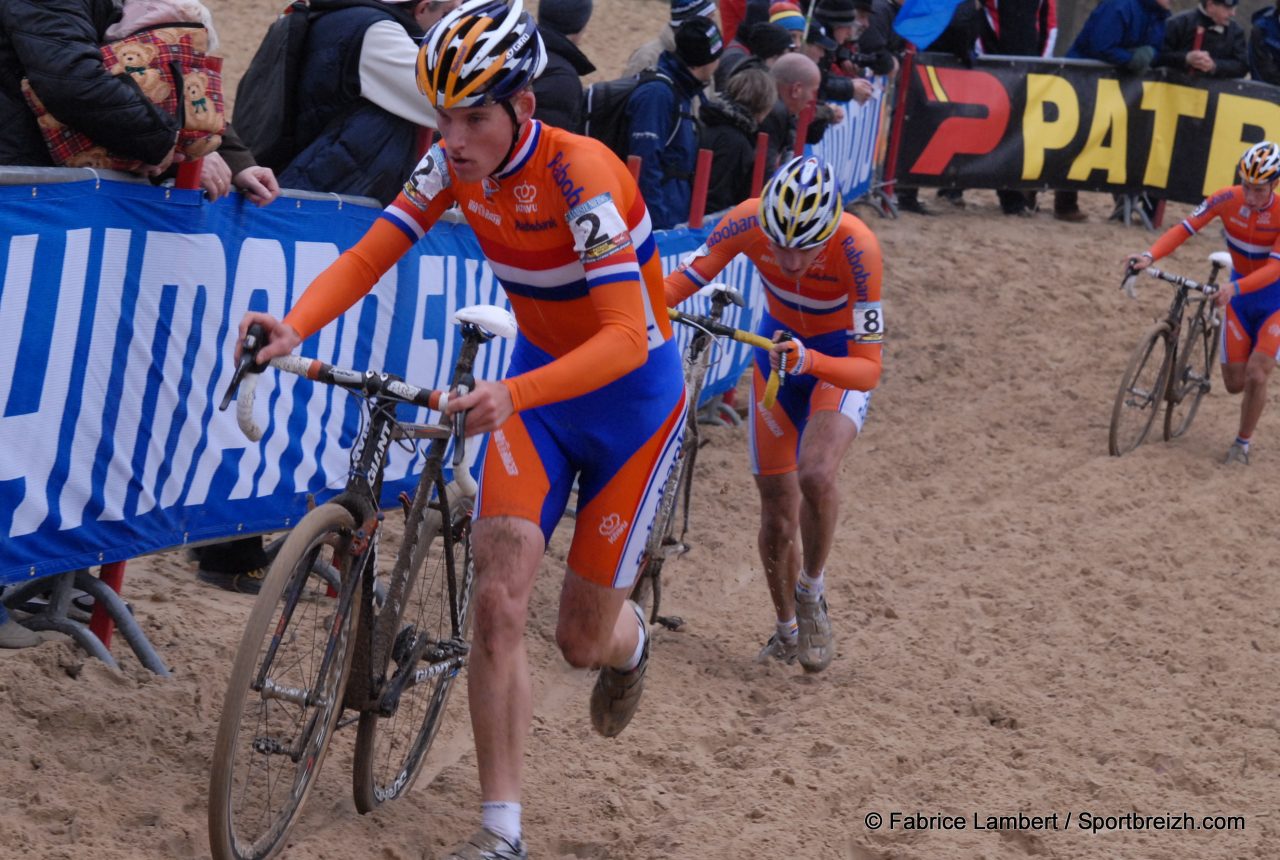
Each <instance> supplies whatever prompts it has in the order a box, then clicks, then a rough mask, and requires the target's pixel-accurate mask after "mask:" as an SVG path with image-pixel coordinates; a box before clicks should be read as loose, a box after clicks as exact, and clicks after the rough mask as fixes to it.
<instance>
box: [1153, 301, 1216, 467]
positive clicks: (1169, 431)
mask: <svg viewBox="0 0 1280 860" xmlns="http://www.w3.org/2000/svg"><path fill="white" fill-rule="evenodd" d="M1217 357H1218V327H1217V326H1216V325H1215V326H1214V327H1213V328H1212V329H1210V330H1208V331H1206V330H1205V320H1204V317H1203V316H1200V315H1197V316H1196V317H1195V319H1193V320H1192V321H1191V325H1190V326H1189V327H1188V329H1187V339H1186V342H1185V343H1184V344H1183V347H1182V351H1181V353H1180V354H1179V355H1178V364H1177V367H1176V368H1175V370H1174V373H1173V377H1172V378H1171V380H1170V382H1169V408H1168V409H1166V410H1165V413H1164V438H1165V441H1166V442H1167V441H1169V440H1170V439H1176V438H1178V437H1179V436H1181V435H1182V434H1183V433H1186V432H1187V430H1189V429H1190V428H1191V422H1192V421H1194V420H1195V417H1196V411H1197V410H1199V408H1200V401H1201V400H1203V399H1204V396H1205V395H1206V394H1208V393H1209V389H1210V387H1211V386H1212V384H1213V363H1214V360H1215V359H1216V358H1217Z"/></svg>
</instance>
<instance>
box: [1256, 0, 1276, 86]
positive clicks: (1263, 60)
mask: <svg viewBox="0 0 1280 860" xmlns="http://www.w3.org/2000/svg"><path fill="white" fill-rule="evenodd" d="M1249 74H1251V75H1252V76H1253V79H1254V80H1255V81H1262V82H1264V83H1268V84H1277V85H1280V2H1277V3H1276V5H1274V6H1270V7H1264V8H1262V9H1259V10H1258V11H1257V12H1254V13H1253V29H1252V30H1250V31H1249Z"/></svg>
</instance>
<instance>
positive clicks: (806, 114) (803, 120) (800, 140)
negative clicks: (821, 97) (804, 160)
mask: <svg viewBox="0 0 1280 860" xmlns="http://www.w3.org/2000/svg"><path fill="white" fill-rule="evenodd" d="M817 110H818V106H817V105H816V104H812V103H811V104H809V105H806V106H805V109H804V110H802V111H800V116H799V117H798V118H797V119H796V142H795V145H794V146H792V147H791V154H792V155H793V156H796V157H797V158H798V157H799V156H801V155H804V139H805V138H806V137H808V136H809V123H811V122H813V115H814V113H816V112H817Z"/></svg>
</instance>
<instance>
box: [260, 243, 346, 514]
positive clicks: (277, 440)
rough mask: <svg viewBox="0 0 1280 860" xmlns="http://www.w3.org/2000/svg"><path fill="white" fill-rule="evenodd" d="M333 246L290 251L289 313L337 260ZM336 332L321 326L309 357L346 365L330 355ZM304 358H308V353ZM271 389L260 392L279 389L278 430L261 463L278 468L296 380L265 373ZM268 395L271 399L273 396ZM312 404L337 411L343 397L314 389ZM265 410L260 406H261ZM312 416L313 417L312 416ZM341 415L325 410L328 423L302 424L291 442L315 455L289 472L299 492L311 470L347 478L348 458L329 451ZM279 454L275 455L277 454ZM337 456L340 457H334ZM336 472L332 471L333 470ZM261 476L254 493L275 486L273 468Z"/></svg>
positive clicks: (310, 245) (296, 246)
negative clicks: (326, 405)
mask: <svg viewBox="0 0 1280 860" xmlns="http://www.w3.org/2000/svg"><path fill="white" fill-rule="evenodd" d="M338 253H339V252H338V246H337V245H335V244H333V243H332V242H296V243H294V246H293V283H292V284H290V285H289V291H288V301H287V305H288V307H289V308H292V307H293V306H294V305H296V304H297V303H298V300H299V299H301V298H302V294H303V293H304V292H305V291H306V289H307V287H309V286H311V282H312V281H314V280H315V279H316V278H317V277H318V276H319V275H320V273H321V272H323V271H324V270H325V269H327V268H329V267H330V266H331V265H333V263H334V261H335V260H337V259H338ZM354 316H355V314H352V315H351V316H349V317H347V320H346V326H347V327H349V328H354V327H355V326H354V324H353V318H354ZM337 336H338V327H337V326H325V327H324V328H323V329H322V330H321V331H320V332H319V333H318V335H317V337H318V351H317V352H316V353H314V354H315V355H319V356H322V357H323V356H328V358H326V359H325V360H326V361H328V362H330V363H332V364H341V365H346V364H348V363H349V362H347V361H346V358H345V357H344V356H343V355H342V354H339V353H337V352H336V347H335V344H336V342H337ZM308 354H311V353H310V352H308ZM271 377H272V378H271V383H272V385H271V386H264V388H266V389H268V390H270V391H272V392H274V386H279V387H280V388H279V391H280V394H279V400H278V402H277V403H276V404H275V409H273V410H272V415H273V416H274V417H275V424H276V426H277V427H278V428H279V430H278V432H276V433H274V434H273V435H272V439H271V441H270V442H269V443H268V447H267V454H266V456H267V462H268V463H270V464H279V463H280V456H281V455H282V454H283V453H284V451H285V449H286V448H288V447H289V442H290V440H289V434H288V431H287V428H286V426H285V425H287V423H288V420H289V416H290V415H292V414H293V409H294V402H295V401H294V398H295V395H296V394H297V390H298V385H299V383H300V382H301V379H300V378H299V377H297V376H294V375H292V374H289V373H277V372H273V373H272V374H271ZM273 396H274V394H273ZM311 397H312V401H313V402H314V401H316V400H318V401H319V402H325V400H326V399H327V400H329V401H330V402H331V403H335V404H336V405H337V406H339V407H342V406H343V403H342V400H343V395H341V394H338V393H337V392H334V391H331V390H330V389H329V388H328V387H327V386H319V385H317V386H315V387H314V388H313V389H312V393H311ZM264 406H265V404H264ZM311 414H312V415H315V414H316V413H315V412H314V411H312V413H311ZM345 414H346V410H345V409H343V408H337V409H333V408H331V409H329V414H328V421H327V422H322V421H307V422H306V423H305V424H304V426H303V428H302V435H301V438H300V439H299V440H298V441H297V442H295V444H298V445H300V446H301V448H302V450H303V451H307V452H311V451H320V452H321V455H320V456H319V457H312V456H304V457H302V458H301V459H300V460H299V461H298V465H297V467H296V468H295V469H294V472H293V486H294V489H297V490H301V489H303V488H305V487H307V486H308V484H309V483H310V482H311V481H312V480H313V479H314V478H315V476H316V473H317V471H319V472H321V473H322V474H324V475H326V476H334V475H343V476H345V475H346V474H347V461H348V458H347V457H346V456H345V455H343V452H341V451H339V452H334V451H333V450H332V449H333V448H334V447H335V446H334V445H333V444H332V443H333V440H335V439H338V438H340V434H341V428H342V419H343V416H344V415H345ZM277 452H279V453H277ZM339 455H341V456H339ZM335 469H336V470H337V471H336V472H335V471H334V470H335ZM267 474H271V475H272V478H273V480H272V481H271V482H270V484H269V485H268V484H267V483H265V479H266V477H267ZM267 474H264V475H263V478H264V481H260V482H259V484H258V490H257V492H258V494H263V493H270V492H272V491H273V490H274V489H275V488H276V487H277V486H278V482H279V480H280V478H281V477H282V476H281V475H279V473H278V469H277V468H276V467H275V466H274V465H273V466H271V467H270V468H269V470H268V473H267Z"/></svg>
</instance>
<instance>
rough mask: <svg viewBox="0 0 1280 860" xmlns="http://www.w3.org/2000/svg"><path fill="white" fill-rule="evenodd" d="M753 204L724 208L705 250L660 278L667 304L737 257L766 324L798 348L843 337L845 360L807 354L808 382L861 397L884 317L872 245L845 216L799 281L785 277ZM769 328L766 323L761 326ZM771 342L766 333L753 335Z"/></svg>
mask: <svg viewBox="0 0 1280 860" xmlns="http://www.w3.org/2000/svg"><path fill="white" fill-rule="evenodd" d="M759 206H760V201H759V199H752V200H746V201H744V202H742V203H740V204H738V205H737V206H735V207H734V208H733V209H730V210H729V211H728V212H727V213H726V214H725V216H724V218H722V219H721V221H720V223H719V224H718V225H717V226H716V229H715V230H714V231H713V232H712V234H711V235H710V236H709V237H708V238H707V241H706V244H704V245H703V246H702V247H701V248H699V249H698V250H697V251H695V252H694V254H693V256H692V257H690V258H689V259H687V260H685V262H684V263H683V264H682V265H681V266H680V268H678V269H677V270H676V271H674V272H672V273H671V274H670V275H668V276H667V280H666V296H667V303H668V304H670V305H676V304H678V303H680V302H682V301H684V300H685V299H686V298H688V297H689V296H691V295H692V294H693V293H695V292H696V291H697V290H698V289H700V288H701V287H704V286H706V285H707V284H708V283H710V282H711V281H712V280H713V279H714V278H715V276H716V275H717V274H718V273H719V272H720V271H721V270H722V269H724V267H725V266H727V265H729V262H730V261H731V260H732V259H733V258H734V257H736V256H737V255H738V254H745V255H746V256H747V257H748V258H749V259H750V260H751V262H753V263H755V266H756V268H757V269H758V270H759V272H760V282H761V283H762V284H763V285H764V291H765V299H766V301H767V303H768V305H767V306H768V315H767V318H766V323H768V320H770V319H771V320H775V321H776V322H777V323H779V324H781V326H782V327H784V328H786V329H788V330H790V331H791V332H792V333H793V334H795V335H798V336H799V337H800V339H801V340H802V341H805V340H807V339H809V338H818V337H820V336H822V335H828V334H832V333H834V332H839V331H843V332H845V333H846V334H847V336H848V352H847V355H846V356H831V355H824V354H822V353H817V352H811V353H810V354H811V355H812V356H813V359H814V363H813V367H812V369H811V370H810V371H809V373H811V374H812V375H813V376H816V377H817V378H818V379H821V380H823V381H824V382H829V383H831V384H832V385H835V386H837V387H839V388H843V389H847V390H859V391H869V390H871V389H872V388H875V387H876V383H877V382H878V381H879V379H880V367H881V356H880V352H881V345H882V343H883V342H884V310H883V308H882V307H881V305H880V281H881V278H882V275H883V270H884V267H883V264H882V263H881V259H880V243H879V242H877V241H876V237H875V234H874V233H872V232H871V229H870V228H869V227H867V225H866V224H864V223H862V221H860V220H859V219H858V218H856V217H854V216H853V215H850V214H848V213H845V214H843V215H842V216H841V218H840V226H839V227H838V228H837V229H836V232H835V234H834V235H833V236H832V237H831V239H830V240H828V242H827V245H826V247H825V248H824V249H823V251H822V253H820V254H819V255H818V257H817V259H816V260H815V261H814V263H813V265H811V266H810V267H809V268H808V269H807V270H806V271H805V273H804V274H803V275H801V276H800V277H799V278H798V279H797V278H788V277H787V276H786V275H784V274H783V273H782V270H781V269H779V268H778V264H777V260H776V259H775V257H774V254H773V250H772V243H771V242H770V241H769V237H768V236H766V235H765V233H764V231H763V230H761V229H760V222H759V220H758V218H757V216H756V212H757V211H758V210H759ZM768 324H769V325H772V323H768ZM760 333H761V334H762V335H764V336H765V337H771V336H772V335H773V332H772V331H763V330H762V331H761V332H760Z"/></svg>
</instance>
